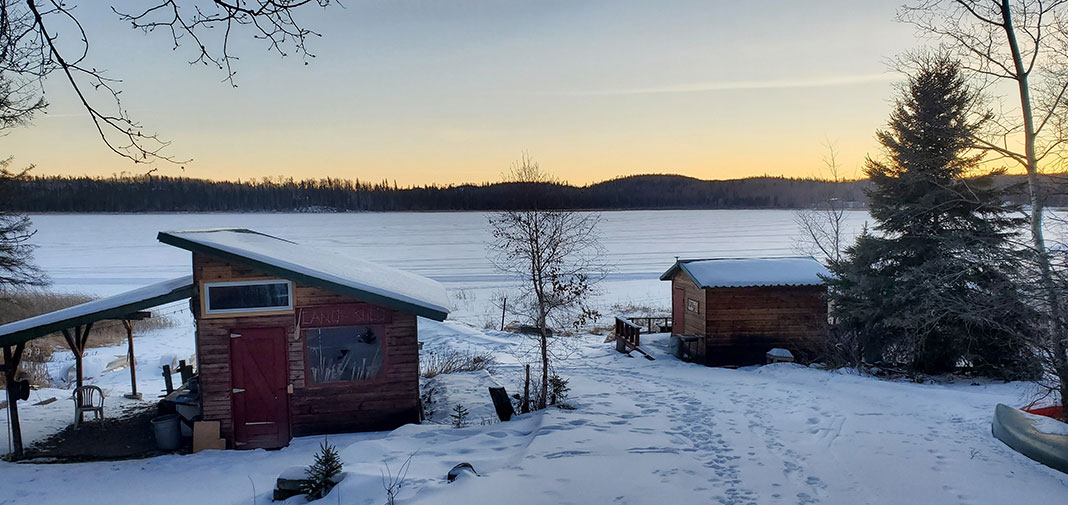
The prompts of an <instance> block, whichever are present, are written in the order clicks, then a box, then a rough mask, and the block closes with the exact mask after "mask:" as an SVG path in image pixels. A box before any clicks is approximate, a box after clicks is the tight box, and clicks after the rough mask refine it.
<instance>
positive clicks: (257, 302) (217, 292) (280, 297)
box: [204, 280, 293, 314]
mask: <svg viewBox="0 0 1068 505" xmlns="http://www.w3.org/2000/svg"><path fill="white" fill-rule="evenodd" d="M292 293H293V284H292V283H291V282H289V281H278V280H270V281H240V282H212V283H207V284H205V285H204V298H205V300H204V301H205V303H204V308H205V312H206V313H208V314H231V313H240V312H264V311H275V310H291V309H292V308H293V295H292Z"/></svg>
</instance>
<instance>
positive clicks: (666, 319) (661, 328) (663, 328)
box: [626, 316, 671, 333]
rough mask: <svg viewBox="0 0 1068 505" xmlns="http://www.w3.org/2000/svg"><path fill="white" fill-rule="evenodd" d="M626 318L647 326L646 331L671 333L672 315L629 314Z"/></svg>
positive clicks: (636, 323)
mask: <svg viewBox="0 0 1068 505" xmlns="http://www.w3.org/2000/svg"><path fill="white" fill-rule="evenodd" d="M626 320H627V321H630V322H631V323H633V324H635V325H638V326H640V327H642V328H645V332H646V333H662V332H664V333H671V316H627V317H626Z"/></svg>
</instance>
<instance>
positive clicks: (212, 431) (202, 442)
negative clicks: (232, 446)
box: [193, 421, 226, 452]
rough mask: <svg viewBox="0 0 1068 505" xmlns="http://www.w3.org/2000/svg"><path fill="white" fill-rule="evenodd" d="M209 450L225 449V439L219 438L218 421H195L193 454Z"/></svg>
mask: <svg viewBox="0 0 1068 505" xmlns="http://www.w3.org/2000/svg"><path fill="white" fill-rule="evenodd" d="M209 449H214V450H219V451H221V450H224V449H226V439H224V438H219V421H197V422H195V423H193V452H200V451H205V450H209Z"/></svg>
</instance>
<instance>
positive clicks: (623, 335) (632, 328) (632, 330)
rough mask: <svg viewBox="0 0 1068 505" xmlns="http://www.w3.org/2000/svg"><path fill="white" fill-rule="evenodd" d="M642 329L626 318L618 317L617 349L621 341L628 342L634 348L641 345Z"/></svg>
mask: <svg viewBox="0 0 1068 505" xmlns="http://www.w3.org/2000/svg"><path fill="white" fill-rule="evenodd" d="M641 339H642V327H641V326H638V325H636V324H634V323H633V322H631V321H630V320H628V319H627V318H625V317H619V316H616V347H620V346H621V345H622V344H621V343H620V342H621V341H626V342H627V343H628V344H630V345H631V346H634V347H638V346H639V345H641Z"/></svg>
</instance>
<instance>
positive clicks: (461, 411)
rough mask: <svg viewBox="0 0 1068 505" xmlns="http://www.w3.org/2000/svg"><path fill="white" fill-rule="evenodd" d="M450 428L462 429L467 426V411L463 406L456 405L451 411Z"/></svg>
mask: <svg viewBox="0 0 1068 505" xmlns="http://www.w3.org/2000/svg"><path fill="white" fill-rule="evenodd" d="M449 417H451V418H452V426H453V427H454V428H463V427H464V426H467V409H465V408H464V406H463V405H461V404H459V403H457V404H456V407H454V408H453V409H452V415H450V416H449Z"/></svg>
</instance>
